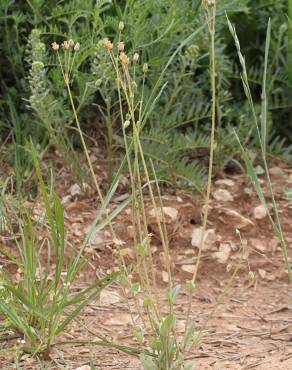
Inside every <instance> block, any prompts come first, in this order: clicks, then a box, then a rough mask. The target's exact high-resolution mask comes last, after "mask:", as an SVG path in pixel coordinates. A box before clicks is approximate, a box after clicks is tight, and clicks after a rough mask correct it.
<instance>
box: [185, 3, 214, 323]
mask: <svg viewBox="0 0 292 370" xmlns="http://www.w3.org/2000/svg"><path fill="white" fill-rule="evenodd" d="M207 12H208V13H207V18H208V25H209V33H210V38H211V59H210V72H211V93H212V112H211V142H210V156H209V171H208V182H207V192H206V198H205V202H204V210H203V212H204V216H203V225H202V231H201V238H200V245H199V251H198V256H197V261H196V265H195V270H194V273H193V277H192V280H191V283H190V289H191V290H192V289H193V288H192V287H193V286H194V284H195V281H196V279H197V275H198V271H199V265H200V261H201V257H202V250H203V247H204V242H205V240H204V239H205V234H206V229H207V221H208V215H209V204H210V196H211V188H212V175H213V161H214V147H215V123H216V53H215V31H216V2H215V3H214V5H213V6H212V7H210V8H208V10H207ZM191 305H192V292H190V295H189V302H188V312H187V319H186V328H187V327H188V325H189V317H190V312H191Z"/></svg>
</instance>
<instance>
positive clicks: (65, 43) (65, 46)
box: [62, 41, 70, 50]
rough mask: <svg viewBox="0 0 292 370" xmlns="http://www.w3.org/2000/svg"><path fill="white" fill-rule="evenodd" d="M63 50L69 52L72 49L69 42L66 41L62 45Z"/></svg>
mask: <svg viewBox="0 0 292 370" xmlns="http://www.w3.org/2000/svg"><path fill="white" fill-rule="evenodd" d="M62 47H63V49H65V50H68V49H69V48H70V44H69V42H68V41H64V42H63V44H62Z"/></svg>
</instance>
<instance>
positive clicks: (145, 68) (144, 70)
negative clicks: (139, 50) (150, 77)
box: [143, 63, 148, 73]
mask: <svg viewBox="0 0 292 370" xmlns="http://www.w3.org/2000/svg"><path fill="white" fill-rule="evenodd" d="M143 72H144V73H147V72H148V64H147V63H144V64H143Z"/></svg>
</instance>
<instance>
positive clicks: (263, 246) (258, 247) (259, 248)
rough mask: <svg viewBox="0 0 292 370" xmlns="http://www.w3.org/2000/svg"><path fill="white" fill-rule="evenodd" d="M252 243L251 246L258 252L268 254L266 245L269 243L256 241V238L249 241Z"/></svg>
mask: <svg viewBox="0 0 292 370" xmlns="http://www.w3.org/2000/svg"><path fill="white" fill-rule="evenodd" d="M249 242H250V245H251V246H252V247H253V248H255V249H256V250H257V251H259V252H261V253H265V252H266V249H267V248H266V245H267V243H266V242H265V241H264V240H261V239H256V238H250V240H249Z"/></svg>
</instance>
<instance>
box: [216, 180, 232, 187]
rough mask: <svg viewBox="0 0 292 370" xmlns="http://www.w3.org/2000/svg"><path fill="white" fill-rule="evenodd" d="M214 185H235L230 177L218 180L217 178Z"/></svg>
mask: <svg viewBox="0 0 292 370" xmlns="http://www.w3.org/2000/svg"><path fill="white" fill-rule="evenodd" d="M215 184H216V185H218V186H220V185H225V186H229V187H232V186H234V185H235V182H234V181H233V180H230V179H220V180H217V181H216V182H215Z"/></svg>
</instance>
